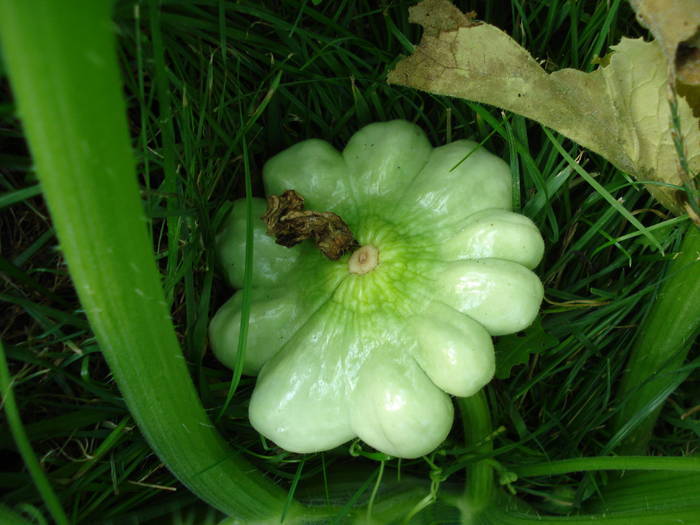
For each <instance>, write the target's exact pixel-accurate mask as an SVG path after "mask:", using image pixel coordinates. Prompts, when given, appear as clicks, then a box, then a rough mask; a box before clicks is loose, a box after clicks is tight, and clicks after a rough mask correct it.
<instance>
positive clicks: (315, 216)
mask: <svg viewBox="0 0 700 525" xmlns="http://www.w3.org/2000/svg"><path fill="white" fill-rule="evenodd" d="M262 219H263V221H265V224H266V225H267V233H268V234H269V235H272V236H273V237H274V238H275V241H276V242H277V244H281V245H282V246H286V247H288V248H290V247H292V246H294V245H296V244H299V243H300V242H302V241H304V240H306V239H313V240H314V242H315V243H316V246H317V247H318V249H319V250H321V253H323V255H325V256H326V257H328V258H329V259H330V260H332V261H336V260H338V259H340V257H342V256H343V255H344V254H346V253H348V252H350V251H352V250H355V249H356V248H358V247H359V246H360V245H359V244H358V242H357V241H356V240H355V238H354V237H353V235H352V232H351V231H350V228H348V226H347V225H346V224H345V223H344V222H343V220H342V219H341V218H340V217H338V216H337V215H336V214H335V213H332V212H329V211H323V212H318V211H312V210H304V197H302V196H301V195H299V194H298V193H297V192H296V191H294V190H287V191H285V192H284V193H283V194H282V195H270V196H269V197H268V198H267V211H265V215H263V216H262Z"/></svg>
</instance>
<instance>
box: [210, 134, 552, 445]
mask: <svg viewBox="0 0 700 525" xmlns="http://www.w3.org/2000/svg"><path fill="white" fill-rule="evenodd" d="M263 178H264V182H265V189H266V191H267V193H268V194H281V193H282V192H284V191H285V190H288V189H294V190H296V191H297V192H299V193H300V194H301V195H303V196H304V198H305V199H306V207H307V209H313V210H316V211H333V212H335V213H337V214H338V215H340V216H341V217H342V218H343V220H344V221H345V222H346V223H347V224H348V226H349V227H350V229H351V231H352V232H353V233H354V235H355V237H356V239H357V240H358V241H359V243H360V244H361V245H363V246H364V245H372V246H374V247H376V248H377V250H378V252H379V262H378V264H377V266H376V267H375V268H374V269H373V270H372V271H370V272H368V273H365V274H362V275H358V274H355V273H350V271H349V267H348V260H349V258H350V255H349V254H348V255H346V256H344V257H343V258H341V259H340V260H339V261H330V260H328V259H326V258H325V257H324V256H323V255H321V253H320V252H319V251H318V250H317V249H316V248H315V247H314V246H313V244H312V243H311V242H310V241H306V242H304V243H302V244H300V245H298V246H295V247H294V248H285V247H282V246H279V245H277V244H275V243H274V240H273V239H272V238H271V237H269V236H267V235H266V233H265V226H264V224H263V222H262V221H260V220H258V217H260V216H261V215H262V213H263V212H264V209H265V203H264V201H263V200H262V199H255V202H254V213H253V220H254V230H255V232H254V261H255V268H254V271H253V290H252V308H251V312H250V324H249V332H248V340H247V350H246V355H245V360H244V362H245V364H244V372H245V373H248V374H256V373H257V374H258V381H257V384H256V387H255V390H254V392H253V396H252V398H251V400H250V409H249V416H250V421H251V423H252V425H253V426H254V427H255V428H256V429H257V430H258V431H259V432H260V433H262V434H263V435H264V436H266V437H267V438H268V439H270V440H272V441H274V442H275V443H276V444H277V445H279V446H280V447H282V448H284V449H286V450H289V451H292V452H301V453H304V452H317V451H321V450H327V449H330V448H333V447H336V446H338V445H341V444H343V443H345V442H347V441H348V440H350V439H353V438H355V437H360V438H361V439H362V440H364V441H365V442H366V443H368V444H369V445H370V446H372V447H374V448H375V449H377V450H379V451H381V452H384V453H386V454H389V455H392V456H397V457H406V458H414V457H418V456H421V455H424V454H427V453H429V452H430V451H432V450H433V449H434V448H435V447H437V446H438V445H439V444H440V443H441V442H442V441H443V440H444V439H445V437H446V436H447V434H448V432H449V430H450V427H451V426H452V419H453V408H452V403H451V400H450V397H449V396H450V395H457V396H470V395H473V394H475V393H476V392H478V391H479V390H480V389H481V388H482V387H483V386H484V385H486V384H487V383H488V382H489V381H490V380H491V379H492V377H493V374H494V371H495V361H494V350H493V344H492V342H491V336H492V335H503V334H508V333H513V332H517V331H519V330H522V329H524V328H526V327H527V326H529V325H530V323H532V321H533V320H534V318H535V316H536V315H537V312H538V310H539V307H540V303H541V301H542V297H543V289H542V284H541V282H540V280H539V278H538V277H537V276H536V275H535V274H534V273H533V272H532V271H531V270H532V269H533V268H534V267H535V266H537V264H538V263H539V261H540V259H541V258H542V254H543V251H544V243H543V241H542V238H541V236H540V234H539V232H538V230H537V228H536V226H535V225H534V224H533V223H532V221H530V220H529V219H528V218H526V217H524V216H521V215H517V214H514V213H512V212H511V211H510V203H511V176H510V170H509V168H508V166H507V165H506V164H505V163H504V162H503V161H502V160H501V159H499V158H497V157H495V156H494V155H492V154H490V153H488V152H487V151H486V150H484V149H483V148H480V147H479V146H478V145H477V144H475V143H474V142H470V141H457V142H453V143H451V144H448V145H446V146H441V147H438V148H432V147H431V146H430V144H429V142H428V140H427V138H426V136H425V134H424V133H423V131H422V130H420V128H418V127H417V126H415V125H413V124H411V123H409V122H405V121H391V122H383V123H375V124H371V125H369V126H366V127H364V128H362V129H361V130H360V131H358V132H357V133H356V134H355V135H353V137H352V138H351V139H350V141H349V142H348V145H347V146H346V148H345V150H344V151H343V152H342V153H340V152H338V151H336V150H335V149H334V148H333V147H332V146H330V145H329V144H328V143H326V142H323V141H320V140H316V139H313V140H308V141H305V142H302V143H300V144H297V145H295V146H293V147H291V148H289V149H287V150H285V151H283V152H282V153H280V154H278V155H276V156H275V157H273V158H272V159H270V160H269V161H268V162H267V164H266V165H265V168H264V171H263ZM244 231H245V207H244V203H243V202H242V201H240V202H237V203H235V204H234V208H233V210H232V213H231V215H230V217H229V219H228V224H227V227H226V228H225V229H224V231H223V232H222V234H221V235H220V236H219V238H218V248H219V255H220V258H221V263H222V266H223V269H224V271H225V273H226V275H227V276H228V278H229V281H230V282H231V284H232V285H233V286H235V287H237V288H240V287H241V286H242V285H243V265H244V262H243V261H244V253H245V235H244ZM240 293H241V292H238V293H237V295H235V296H234V297H233V298H232V299H231V300H230V301H229V302H228V303H226V304H225V305H224V306H223V307H222V308H221V310H220V311H219V312H218V313H217V314H216V315H215V316H214V319H213V320H212V322H211V325H210V340H211V344H212V348H213V350H214V352H215V354H216V355H217V357H218V358H219V359H220V360H221V361H222V362H223V363H224V364H226V365H227V366H229V367H232V366H233V364H234V363H235V360H236V356H235V353H236V351H237V350H236V349H237V347H238V332H239V323H240V303H241V301H240V297H239V295H240Z"/></svg>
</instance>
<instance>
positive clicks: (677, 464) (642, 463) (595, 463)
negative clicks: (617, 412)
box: [510, 456, 700, 477]
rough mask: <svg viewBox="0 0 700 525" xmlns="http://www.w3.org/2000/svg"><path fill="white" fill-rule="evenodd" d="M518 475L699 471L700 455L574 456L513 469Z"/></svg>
mask: <svg viewBox="0 0 700 525" xmlns="http://www.w3.org/2000/svg"><path fill="white" fill-rule="evenodd" d="M510 470H512V471H513V472H515V473H516V474H517V475H518V476H521V477H522V476H555V475H557V474H568V473H571V472H589V471H596V470H622V471H626V470H669V471H677V472H700V457H695V456H686V457H659V456H601V457H588V458H571V459H563V460H559V461H550V462H549V463H540V464H537V465H523V466H520V467H515V468H512V469H510Z"/></svg>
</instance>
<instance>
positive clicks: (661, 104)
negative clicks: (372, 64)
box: [389, 0, 700, 214]
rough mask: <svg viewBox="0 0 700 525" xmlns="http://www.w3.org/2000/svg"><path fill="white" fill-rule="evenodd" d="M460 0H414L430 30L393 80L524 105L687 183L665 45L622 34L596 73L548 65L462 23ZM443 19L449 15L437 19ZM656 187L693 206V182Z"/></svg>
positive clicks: (619, 156)
mask: <svg viewBox="0 0 700 525" xmlns="http://www.w3.org/2000/svg"><path fill="white" fill-rule="evenodd" d="M454 10H455V7H454V6H452V4H450V2H448V1H447V0H426V1H424V2H421V3H420V4H418V6H416V7H415V8H412V10H411V21H412V22H415V23H419V24H421V25H423V24H428V25H429V26H430V31H426V32H425V33H424V35H423V38H422V40H421V42H420V45H419V46H418V47H417V48H416V49H415V52H414V53H413V55H411V56H410V57H407V58H405V59H403V60H401V61H400V62H399V63H398V64H397V66H396V68H395V69H394V70H393V71H392V72H391V73H390V75H389V82H391V83H395V84H401V85H405V86H410V87H413V88H417V89H421V90H424V91H429V92H431V93H437V94H441V95H449V96H454V97H460V98H465V99H468V100H475V101H478V102H482V103H486V104H491V105H494V106H497V107H500V108H503V109H506V110H509V111H512V112H514V113H518V114H520V115H524V116H526V117H529V118H531V119H533V120H536V121H538V122H540V123H542V124H543V125H545V126H548V127H550V128H553V129H555V130H557V131H558V132H560V133H562V134H563V135H565V136H567V137H569V138H571V139H572V140H574V141H576V142H578V143H579V144H581V145H582V146H584V147H586V148H588V149H591V150H593V151H595V152H597V153H599V154H601V155H602V156H604V157H605V158H607V159H608V160H610V161H611V162H612V163H613V164H615V165H616V166H617V167H618V168H620V169H621V170H622V171H624V172H627V173H629V174H631V175H633V176H635V177H636V178H638V179H639V180H641V181H643V182H647V181H652V182H661V183H666V184H673V185H677V186H682V185H683V180H682V179H681V174H680V173H679V164H678V157H677V152H676V149H675V146H674V142H673V136H672V126H671V113H670V109H669V104H668V99H667V85H668V84H667V82H668V77H667V62H666V60H665V57H664V53H663V51H662V49H661V48H660V47H659V45H657V44H656V43H653V42H644V41H643V40H641V39H637V40H632V39H623V40H622V41H621V42H620V43H619V44H618V45H617V46H614V47H613V48H612V49H613V51H614V53H612V55H611V57H610V60H609V61H606V62H607V63H606V65H605V66H603V67H599V68H598V69H597V70H596V71H594V72H592V73H584V72H582V71H578V70H574V69H563V70H560V71H556V72H554V73H551V74H548V73H546V72H545V71H544V70H543V69H542V67H540V65H539V64H538V63H537V61H536V60H535V59H534V58H533V57H532V56H531V55H530V54H529V53H528V52H527V51H526V50H525V49H523V48H522V47H520V46H519V45H518V44H517V43H516V42H515V41H514V40H513V39H512V38H510V37H509V36H508V35H507V34H506V33H504V32H503V31H501V30H500V29H498V28H496V27H494V26H492V25H489V24H485V23H481V24H474V23H473V21H472V20H471V18H469V23H468V24H466V25H460V26H456V25H455V20H456V17H455V15H454ZM443 13H445V14H443ZM426 14H429V21H427V20H426ZM436 20H447V22H446V23H445V25H443V26H442V28H438V27H437V26H436V24H435V21H436ZM677 100H678V115H679V118H680V122H681V130H680V131H681V133H680V136H681V137H682V140H683V142H684V144H685V146H686V150H687V151H686V158H687V160H688V166H689V168H690V173H697V172H698V171H699V170H700V125H699V123H698V120H697V118H695V117H694V116H693V113H692V110H691V108H690V106H689V105H688V102H687V101H686V100H685V99H684V98H682V97H679V98H678V99H677ZM647 188H648V189H649V191H651V192H652V193H653V194H654V196H655V197H656V198H657V199H658V200H659V201H660V202H661V203H662V204H664V205H665V206H666V207H667V208H669V209H670V210H672V211H673V212H674V213H677V214H680V213H684V211H685V210H684V198H685V193H684V192H679V191H676V190H675V189H673V188H671V187H669V186H664V185H658V184H649V185H648V186H647Z"/></svg>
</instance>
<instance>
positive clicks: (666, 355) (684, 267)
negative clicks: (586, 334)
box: [615, 224, 700, 454]
mask: <svg viewBox="0 0 700 525" xmlns="http://www.w3.org/2000/svg"><path fill="white" fill-rule="evenodd" d="M699 254H700V229H698V228H697V227H696V226H695V225H694V224H690V225H689V226H688V230H687V232H686V234H685V238H684V240H683V244H682V245H681V248H680V253H679V254H678V256H677V257H676V258H675V259H673V260H672V262H671V263H670V264H669V268H668V271H667V277H666V279H665V280H664V281H663V282H662V283H661V286H660V289H659V291H658V295H657V297H656V299H655V302H654V304H653V306H652V307H651V310H650V311H649V313H648V314H647V317H646V319H645V320H644V324H643V326H642V329H641V331H640V333H639V335H638V336H637V341H636V343H635V345H634V347H633V349H632V355H631V356H630V360H629V363H628V365H627V369H626V371H625V375H624V377H623V379H622V383H621V388H620V394H619V395H618V399H620V401H621V402H623V403H624V404H623V405H622V409H621V410H620V412H619V413H618V414H617V417H616V419H615V428H616V429H617V430H619V429H621V428H622V427H624V426H625V425H627V423H628V422H629V421H630V420H632V419H634V418H635V415H636V414H638V413H640V412H641V413H644V412H645V411H646V407H647V406H648V405H649V404H650V403H654V402H655V403H656V405H657V406H656V407H655V408H654V409H653V410H652V412H651V413H650V414H649V415H647V416H646V417H645V418H644V419H642V420H641V422H639V423H638V424H637V426H636V427H635V428H634V429H633V430H632V431H631V432H630V433H629V434H627V436H626V437H625V439H624V441H623V443H622V445H621V447H620V449H619V450H618V452H620V453H623V454H639V453H642V452H644V451H645V449H646V445H647V443H648V441H649V438H650V436H651V432H652V430H653V427H654V424H655V423H656V418H657V416H658V414H659V411H660V409H661V403H662V402H663V400H664V399H665V397H666V395H668V394H670V392H667V393H666V395H665V396H663V398H661V399H658V397H659V394H660V393H661V392H664V391H665V390H667V386H668V385H670V384H672V383H674V382H675V381H676V380H677V376H678V374H679V373H681V372H679V371H678V369H679V368H680V367H681V365H682V364H683V362H684V361H685V358H686V356H687V355H688V351H689V350H690V348H691V346H692V344H693V341H694V340H695V338H696V337H697V336H698V332H699V331H700V314H699V312H700V258H699Z"/></svg>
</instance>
